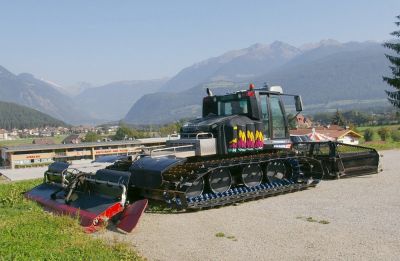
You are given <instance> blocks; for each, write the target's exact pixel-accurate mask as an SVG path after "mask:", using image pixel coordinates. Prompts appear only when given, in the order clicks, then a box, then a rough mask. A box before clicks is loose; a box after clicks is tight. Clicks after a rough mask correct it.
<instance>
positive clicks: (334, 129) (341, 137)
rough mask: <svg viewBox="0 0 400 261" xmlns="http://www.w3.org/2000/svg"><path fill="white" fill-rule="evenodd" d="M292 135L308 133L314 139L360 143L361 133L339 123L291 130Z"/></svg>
mask: <svg viewBox="0 0 400 261" xmlns="http://www.w3.org/2000/svg"><path fill="white" fill-rule="evenodd" d="M290 134H291V135H307V136H308V137H310V139H311V140H313V141H337V142H342V143H346V144H353V145H357V144H359V139H360V138H361V137H362V135H361V134H359V133H357V132H355V131H353V130H350V129H344V128H342V127H340V126H337V125H331V126H327V127H316V128H307V129H296V130H291V131H290Z"/></svg>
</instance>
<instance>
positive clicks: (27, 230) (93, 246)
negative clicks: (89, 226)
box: [0, 180, 142, 260]
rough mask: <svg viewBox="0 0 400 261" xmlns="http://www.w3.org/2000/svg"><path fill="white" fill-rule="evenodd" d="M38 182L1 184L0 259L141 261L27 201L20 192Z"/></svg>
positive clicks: (118, 245)
mask: <svg viewBox="0 0 400 261" xmlns="http://www.w3.org/2000/svg"><path fill="white" fill-rule="evenodd" d="M1 182H2V181H1V180H0V183H1ZM40 182H41V180H30V181H23V182H8V183H2V184H0V260H142V258H141V257H139V256H138V255H137V254H136V253H135V252H133V251H132V250H130V249H129V248H128V247H127V246H126V245H124V244H121V243H117V242H114V243H110V244H107V243H105V242H103V241H101V240H99V239H94V238H93V237H91V236H90V235H87V234H85V233H84V232H83V230H82V228H81V227H80V225H79V223H78V220H77V219H73V218H70V217H67V216H55V215H53V214H50V213H47V212H45V211H43V209H42V208H41V207H40V206H38V205H37V204H36V203H34V202H31V201H28V200H26V199H25V198H24V197H23V195H22V193H23V192H24V191H26V190H28V189H30V188H32V187H34V186H35V185H37V184H39V183H40Z"/></svg>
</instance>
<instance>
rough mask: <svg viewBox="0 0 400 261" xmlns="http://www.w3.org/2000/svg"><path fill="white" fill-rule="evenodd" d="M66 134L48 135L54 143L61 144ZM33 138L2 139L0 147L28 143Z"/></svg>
mask: <svg viewBox="0 0 400 261" xmlns="http://www.w3.org/2000/svg"><path fill="white" fill-rule="evenodd" d="M67 136H68V135H57V136H54V137H50V138H51V139H53V140H54V142H55V143H56V144H61V141H63V140H64V139H65V138H66V137H67ZM34 139H35V138H24V139H17V140H2V141H0V147H1V146H18V145H29V144H32V142H33V140H34Z"/></svg>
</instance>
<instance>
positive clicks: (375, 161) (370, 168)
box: [294, 141, 381, 178]
mask: <svg viewBox="0 0 400 261" xmlns="http://www.w3.org/2000/svg"><path fill="white" fill-rule="evenodd" d="M294 149H295V150H296V151H297V152H298V153H299V154H301V155H305V156H308V157H312V158H315V159H317V160H320V161H321V163H322V166H323V168H324V171H325V176H324V177H327V178H329V177H331V178H342V177H350V176H360V175H368V174H375V173H378V172H379V171H381V167H380V165H379V158H380V156H379V153H378V152H377V151H376V150H375V149H373V148H369V147H363V146H358V145H350V144H344V143H340V142H333V141H326V142H300V143H295V144H294Z"/></svg>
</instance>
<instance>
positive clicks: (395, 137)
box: [391, 130, 400, 142]
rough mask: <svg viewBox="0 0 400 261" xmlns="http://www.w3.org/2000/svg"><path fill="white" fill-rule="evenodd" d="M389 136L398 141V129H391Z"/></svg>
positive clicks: (399, 133)
mask: <svg viewBox="0 0 400 261" xmlns="http://www.w3.org/2000/svg"><path fill="white" fill-rule="evenodd" d="M391 136H392V140H393V141H396V142H397V141H400V131H398V130H397V131H396V130H393V131H392V133H391Z"/></svg>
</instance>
